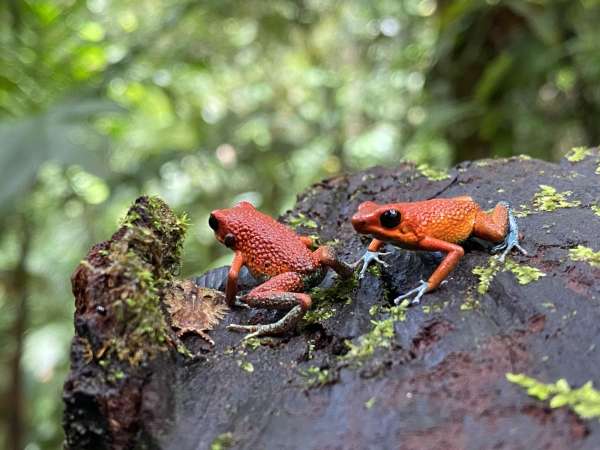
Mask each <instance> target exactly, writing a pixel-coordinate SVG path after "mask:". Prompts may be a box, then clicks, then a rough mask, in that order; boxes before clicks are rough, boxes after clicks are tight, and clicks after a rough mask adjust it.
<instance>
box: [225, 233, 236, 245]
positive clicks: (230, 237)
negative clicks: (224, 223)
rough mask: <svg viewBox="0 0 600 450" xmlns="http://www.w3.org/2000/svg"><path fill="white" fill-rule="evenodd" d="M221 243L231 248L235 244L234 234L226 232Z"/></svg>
mask: <svg viewBox="0 0 600 450" xmlns="http://www.w3.org/2000/svg"><path fill="white" fill-rule="evenodd" d="M223 244H225V246H227V247H229V248H233V246H234V245H235V236H234V235H233V234H231V233H227V234H226V235H225V237H224V238H223Z"/></svg>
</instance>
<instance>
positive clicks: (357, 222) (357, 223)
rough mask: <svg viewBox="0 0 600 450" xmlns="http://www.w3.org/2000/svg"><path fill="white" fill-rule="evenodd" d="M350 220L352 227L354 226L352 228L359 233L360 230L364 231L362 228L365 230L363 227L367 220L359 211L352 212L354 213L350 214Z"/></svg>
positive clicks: (365, 225)
mask: <svg viewBox="0 0 600 450" xmlns="http://www.w3.org/2000/svg"><path fill="white" fill-rule="evenodd" d="M351 221H352V226H353V227H354V229H355V230H356V231H358V232H359V233H360V232H362V231H364V230H365V228H366V227H367V221H366V219H365V217H364V216H362V215H361V214H359V213H357V214H354V215H353V216H352V219H351Z"/></svg>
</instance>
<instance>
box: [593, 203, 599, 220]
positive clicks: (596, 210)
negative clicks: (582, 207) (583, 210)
mask: <svg viewBox="0 0 600 450" xmlns="http://www.w3.org/2000/svg"><path fill="white" fill-rule="evenodd" d="M591 208H592V211H593V212H594V214H596V215H597V216H598V217H600V205H592V206H591Z"/></svg>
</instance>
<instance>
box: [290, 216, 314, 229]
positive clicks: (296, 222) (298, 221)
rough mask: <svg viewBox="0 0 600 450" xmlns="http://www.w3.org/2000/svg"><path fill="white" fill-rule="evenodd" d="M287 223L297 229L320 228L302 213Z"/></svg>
mask: <svg viewBox="0 0 600 450" xmlns="http://www.w3.org/2000/svg"><path fill="white" fill-rule="evenodd" d="M287 223H288V224H289V225H290V226H291V227H293V228H297V227H299V226H302V227H304V228H317V226H318V225H317V222H315V221H314V220H312V219H311V218H309V217H306V215H305V214H302V213H298V215H297V216H292V217H290V218H289V219H288V220H287Z"/></svg>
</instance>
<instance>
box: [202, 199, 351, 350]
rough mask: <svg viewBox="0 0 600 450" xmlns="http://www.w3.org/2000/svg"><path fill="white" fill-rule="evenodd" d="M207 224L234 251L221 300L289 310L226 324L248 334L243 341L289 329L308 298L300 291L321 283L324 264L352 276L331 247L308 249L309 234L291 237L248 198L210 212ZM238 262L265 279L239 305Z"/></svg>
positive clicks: (298, 318)
mask: <svg viewBox="0 0 600 450" xmlns="http://www.w3.org/2000/svg"><path fill="white" fill-rule="evenodd" d="M208 224H209V226H210V227H211V228H212V229H213V230H214V232H215V236H216V238H217V240H218V241H219V242H221V243H223V244H225V245H226V246H227V247H229V248H230V249H232V250H233V251H234V252H235V255H234V257H233V262H232V263H231V268H230V269H229V275H228V277H227V285H226V288H225V297H226V300H227V303H228V304H229V305H230V306H233V305H238V306H240V305H244V306H251V307H256V308H270V309H289V310H290V311H289V312H288V313H287V314H286V315H285V316H284V317H283V318H282V319H280V320H279V321H277V322H275V323H272V324H268V325H229V327H228V329H229V330H232V331H239V332H248V333H249V334H248V335H246V337H245V339H247V338H250V337H255V336H263V335H271V334H281V333H284V332H286V331H288V330H290V329H291V328H293V327H294V325H295V324H296V323H297V322H298V321H299V320H300V319H301V318H302V317H303V316H304V314H305V313H306V311H307V310H308V308H310V305H311V298H310V295H308V294H306V293H305V292H306V291H307V290H309V289H310V288H312V287H314V286H317V285H318V284H319V283H321V281H322V280H323V278H324V277H325V273H326V271H327V267H331V268H332V269H333V270H335V271H336V272H337V273H338V274H339V275H341V276H344V277H347V276H350V275H352V268H351V267H350V266H349V265H347V264H345V263H343V262H341V261H339V260H338V259H337V257H336V255H335V252H334V251H333V249H332V248H331V247H327V246H323V247H319V248H318V249H317V250H315V251H314V252H313V251H311V250H310V249H309V248H310V247H311V246H312V240H311V239H310V238H309V237H307V236H299V235H297V234H296V233H294V232H293V231H292V230H290V229H289V228H288V227H286V226H285V225H283V224H281V223H279V222H277V221H276V220H275V219H273V218H271V217H269V216H267V215H265V214H263V213H261V212H260V211H257V210H256V209H255V208H254V206H252V204H250V203H248V202H240V203H238V204H237V205H236V206H234V207H233V208H229V209H217V210H215V211H213V212H212V213H211V215H210V218H209V219H208ZM242 266H246V267H247V268H248V270H250V272H251V273H252V275H254V277H255V278H259V279H267V281H265V282H264V283H263V284H261V285H259V286H257V287H255V288H254V289H252V290H251V291H250V292H248V293H247V294H246V295H244V296H242V297H241V298H240V301H241V303H240V302H238V301H237V299H236V293H237V281H238V274H239V271H240V269H241V268H242Z"/></svg>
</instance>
